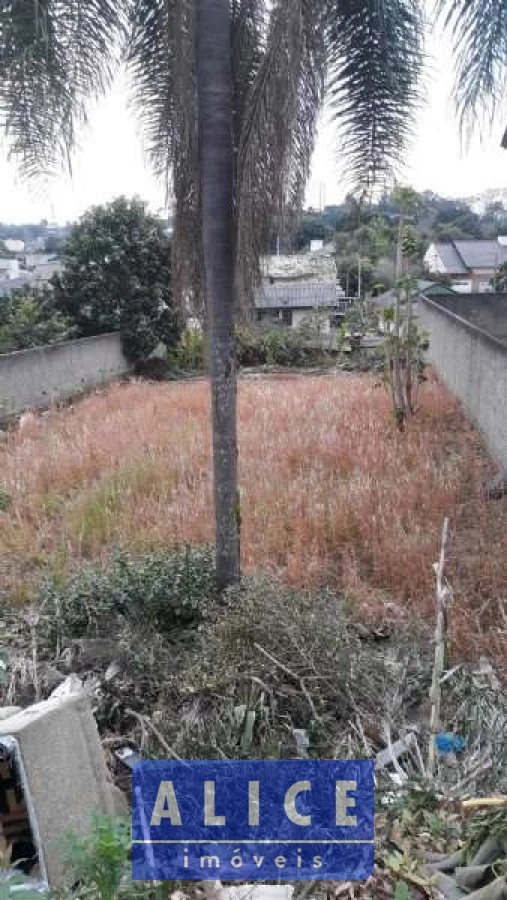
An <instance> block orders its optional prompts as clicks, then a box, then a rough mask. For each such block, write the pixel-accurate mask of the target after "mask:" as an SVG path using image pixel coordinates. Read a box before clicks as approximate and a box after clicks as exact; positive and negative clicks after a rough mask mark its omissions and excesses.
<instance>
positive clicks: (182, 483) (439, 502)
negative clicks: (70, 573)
mask: <svg viewBox="0 0 507 900" xmlns="http://www.w3.org/2000/svg"><path fill="white" fill-rule="evenodd" d="M421 400H422V409H421V411H420V413H419V415H418V417H417V418H416V420H415V421H414V423H413V425H411V427H410V429H409V430H408V432H407V434H405V435H400V434H399V433H398V432H397V431H396V429H395V428H394V426H393V421H392V418H391V414H390V409H389V403H388V398H387V397H386V395H385V393H384V391H383V389H382V388H376V387H375V386H374V383H373V381H372V379H371V378H370V377H369V376H365V377H355V376H353V377H346V376H343V377H331V376H329V377H328V376H326V377H288V378H286V379H283V378H271V379H269V378H263V379H259V380H255V381H243V382H241V384H240V426H239V427H240V480H241V488H242V516H243V532H242V551H243V565H244V567H245V568H246V569H247V570H253V569H259V568H264V569H270V570H274V571H277V572H279V573H280V574H281V575H282V576H283V577H285V578H287V579H288V580H289V581H290V582H292V583H295V584H302V585H306V584H315V583H318V582H324V583H330V584H333V585H337V586H341V587H343V588H344V589H345V590H347V591H349V592H350V593H351V594H352V595H354V596H355V597H356V598H357V599H358V601H359V602H360V603H361V604H362V608H363V613H364V615H369V616H373V617H377V616H379V615H380V616H382V617H389V618H394V619H396V618H397V617H399V616H400V615H403V614H404V613H405V611H406V610H412V611H413V610H417V611H420V613H421V615H424V616H427V615H428V616H431V615H432V610H433V576H432V569H431V566H432V563H433V561H434V560H435V559H436V554H437V548H438V544H439V535H440V530H441V526H442V520H443V518H444V516H446V515H449V516H450V517H451V520H452V530H453V543H452V548H451V560H450V574H451V575H452V579H453V584H454V588H455V593H456V599H455V614H454V622H455V625H454V635H455V638H456V640H457V641H458V642H459V644H460V647H461V649H462V650H463V651H465V652H467V653H468V652H469V651H470V652H472V650H473V651H474V652H479V651H482V650H484V649H486V650H487V651H488V652H490V653H495V655H497V656H498V657H499V658H500V657H501V653H502V645H503V641H504V638H505V631H502V630H501V629H502V627H503V628H505V623H504V622H503V621H502V619H501V613H500V605H499V601H500V599H501V598H502V597H505V584H506V580H507V579H506V574H507V573H506V558H507V527H506V526H507V506H506V503H505V501H499V502H493V503H491V502H490V503H486V502H484V501H483V500H482V499H481V496H480V483H481V479H482V478H483V477H484V474H485V469H486V465H487V464H486V460H485V457H484V453H483V450H482V448H481V446H480V442H479V440H478V438H477V436H476V435H475V433H474V432H473V430H472V429H471V428H470V426H468V425H467V424H466V423H465V422H464V420H463V418H462V417H461V416H460V414H459V411H458V409H457V407H456V404H455V403H454V401H453V400H452V398H451V397H450V396H449V395H448V393H447V392H446V391H445V390H444V389H443V388H442V387H441V386H439V385H438V384H437V383H435V382H430V383H429V384H428V385H426V387H425V388H424V390H423V391H422V395H421ZM1 484H3V486H4V489H5V490H6V491H7V492H8V494H10V495H11V496H12V499H13V502H12V504H11V506H10V508H9V509H8V511H7V512H4V513H0V553H1V559H2V563H1V567H2V571H1V572H0V576H1V578H2V581H3V587H4V588H6V589H7V590H8V591H9V593H10V594H11V595H14V597H15V598H16V597H19V598H21V599H22V598H23V597H24V596H25V595H26V591H27V586H29V584H30V581H31V580H32V579H33V577H34V575H37V573H38V572H39V571H40V570H41V568H44V567H46V566H48V565H49V566H51V568H52V569H55V568H56V569H57V570H58V569H61V570H62V571H64V570H66V569H67V568H68V567H69V566H70V565H72V564H73V563H74V562H75V561H77V560H79V559H81V558H90V557H93V558H100V557H102V556H104V555H106V554H107V553H108V552H110V550H111V549H112V548H113V547H116V546H122V547H128V548H130V549H132V550H137V549H141V548H143V547H146V546H160V545H166V544H169V543H173V542H178V541H189V542H192V543H204V542H208V541H211V540H212V538H213V524H212V490H211V457H210V427H209V394H208V386H207V384H206V383H204V382H192V383H183V384H181V383H171V384H164V385H149V384H145V383H131V384H128V385H123V386H121V385H117V386H114V387H112V388H111V389H110V390H108V391H107V392H105V393H101V394H98V395H93V396H90V397H88V398H86V399H85V400H83V401H82V402H81V403H79V404H77V405H76V406H74V407H73V408H70V409H67V410H62V411H59V412H53V413H51V414H50V415H48V416H46V417H43V418H41V419H37V420H36V421H35V423H34V424H33V425H32V426H31V427H29V428H28V429H27V430H26V431H25V432H24V433H22V434H20V433H14V434H12V436H11V437H10V439H9V441H8V442H7V444H5V445H3V446H2V448H1V449H0V485H1Z"/></svg>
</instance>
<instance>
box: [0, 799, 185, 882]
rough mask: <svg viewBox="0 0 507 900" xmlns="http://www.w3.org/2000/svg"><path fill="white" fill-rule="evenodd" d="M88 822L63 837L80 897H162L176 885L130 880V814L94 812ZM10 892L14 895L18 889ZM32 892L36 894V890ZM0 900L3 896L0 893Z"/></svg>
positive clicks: (66, 861)
mask: <svg viewBox="0 0 507 900" xmlns="http://www.w3.org/2000/svg"><path fill="white" fill-rule="evenodd" d="M90 825H91V827H90V829H89V831H88V832H87V833H86V834H76V833H71V834H69V835H67V836H66V838H65V839H64V847H63V858H64V861H65V863H66V864H67V866H68V868H69V870H70V872H71V873H72V877H73V880H74V883H75V885H76V886H77V887H78V889H79V896H80V897H81V896H89V897H91V898H93V900H116V898H117V897H121V898H122V900H137V898H139V900H141V898H143V900H166V898H167V897H168V896H170V895H171V894H172V893H173V892H174V891H175V890H176V889H177V888H178V887H179V886H180V882H176V881H169V882H167V881H166V882H164V883H163V884H160V885H154V886H151V885H147V884H144V883H138V884H136V883H135V882H133V881H132V876H131V846H132V845H131V823H130V818H118V817H111V816H94V817H93V819H92V821H91V823H90ZM10 896H11V895H9V897H10ZM12 896H16V897H18V896H19V895H18V892H17V891H16V894H15V895H12ZM33 896H34V895H32V894H31V895H30V897H26V900H32V897H33ZM35 896H37V897H40V894H36V895H35ZM75 896H76V893H75V889H73V888H72V887H71V888H70V889H67V890H66V891H64V892H63V894H60V895H57V897H59V900H74V898H75ZM0 900H3V898H2V895H1V894H0ZM22 900H25V898H24V897H22ZM55 900H56V898H55Z"/></svg>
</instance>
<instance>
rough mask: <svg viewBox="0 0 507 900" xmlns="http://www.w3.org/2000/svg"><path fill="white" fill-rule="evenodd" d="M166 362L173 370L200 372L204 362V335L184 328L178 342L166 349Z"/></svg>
mask: <svg viewBox="0 0 507 900" xmlns="http://www.w3.org/2000/svg"><path fill="white" fill-rule="evenodd" d="M167 364H168V366H169V368H170V369H174V370H178V369H180V370H182V371H184V372H202V371H203V369H204V368H205V364H206V357H205V346H204V335H203V334H202V333H201V332H200V331H196V330H194V329H193V328H186V329H185V331H184V332H183V334H182V335H181V337H180V339H179V341H178V343H177V344H176V345H175V346H174V347H172V348H171V349H170V350H169V351H168V354H167Z"/></svg>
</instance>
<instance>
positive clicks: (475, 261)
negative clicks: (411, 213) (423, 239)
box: [435, 240, 507, 275]
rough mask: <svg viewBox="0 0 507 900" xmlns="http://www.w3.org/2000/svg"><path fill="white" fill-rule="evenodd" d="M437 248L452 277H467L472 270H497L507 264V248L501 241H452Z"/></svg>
mask: <svg viewBox="0 0 507 900" xmlns="http://www.w3.org/2000/svg"><path fill="white" fill-rule="evenodd" d="M435 248H436V250H437V252H438V255H439V256H440V259H441V260H442V262H443V264H444V266H445V268H446V270H447V272H449V274H450V275H466V274H467V273H468V272H469V271H470V269H495V268H496V267H497V266H500V265H501V264H502V263H504V262H507V246H506V245H505V244H503V243H500V241H499V240H491V241H450V242H448V243H445V244H443V243H437V244H435Z"/></svg>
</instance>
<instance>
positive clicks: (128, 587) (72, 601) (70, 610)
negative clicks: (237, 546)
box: [37, 548, 215, 648]
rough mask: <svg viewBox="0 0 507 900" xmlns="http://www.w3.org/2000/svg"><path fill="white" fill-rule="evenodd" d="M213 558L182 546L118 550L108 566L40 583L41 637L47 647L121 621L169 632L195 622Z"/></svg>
mask: <svg viewBox="0 0 507 900" xmlns="http://www.w3.org/2000/svg"><path fill="white" fill-rule="evenodd" d="M214 575H215V573H214V565H213V556H212V553H211V551H210V550H208V549H203V550H200V549H194V548H184V549H176V550H173V551H171V552H169V553H160V552H159V553H148V554H145V555H144V556H139V557H133V556H130V555H129V554H127V553H119V554H117V555H116V557H115V558H114V559H113V561H112V563H111V564H110V565H109V566H107V567H106V568H101V567H97V566H92V565H85V566H83V567H82V568H81V569H80V570H79V571H77V572H76V573H75V574H74V575H73V576H71V577H70V578H68V579H65V580H63V581H61V580H57V579H51V580H47V581H45V582H43V583H42V585H41V586H40V588H39V593H38V598H37V600H38V605H39V607H40V608H41V609H42V610H43V613H42V615H41V619H40V625H39V638H40V640H41V641H42V643H43V644H44V645H46V646H48V647H52V648H54V647H55V646H56V645H57V643H58V642H60V643H63V644H65V642H68V641H69V640H73V639H78V638H81V637H96V636H109V635H110V634H111V630H112V631H113V632H114V630H115V628H116V630H117V629H118V628H119V626H120V624H121V623H123V622H125V621H127V622H130V623H135V622H138V623H141V624H149V626H150V627H152V628H154V629H155V630H157V631H158V632H161V633H163V634H166V635H167V634H168V633H170V632H171V631H172V630H173V629H180V630H181V629H182V628H187V627H190V626H192V625H194V624H196V623H197V622H198V620H199V618H200V614H201V608H202V607H203V606H204V604H205V602H206V601H208V600H209V599H210V598H211V597H212V596H213V593H214Z"/></svg>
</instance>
